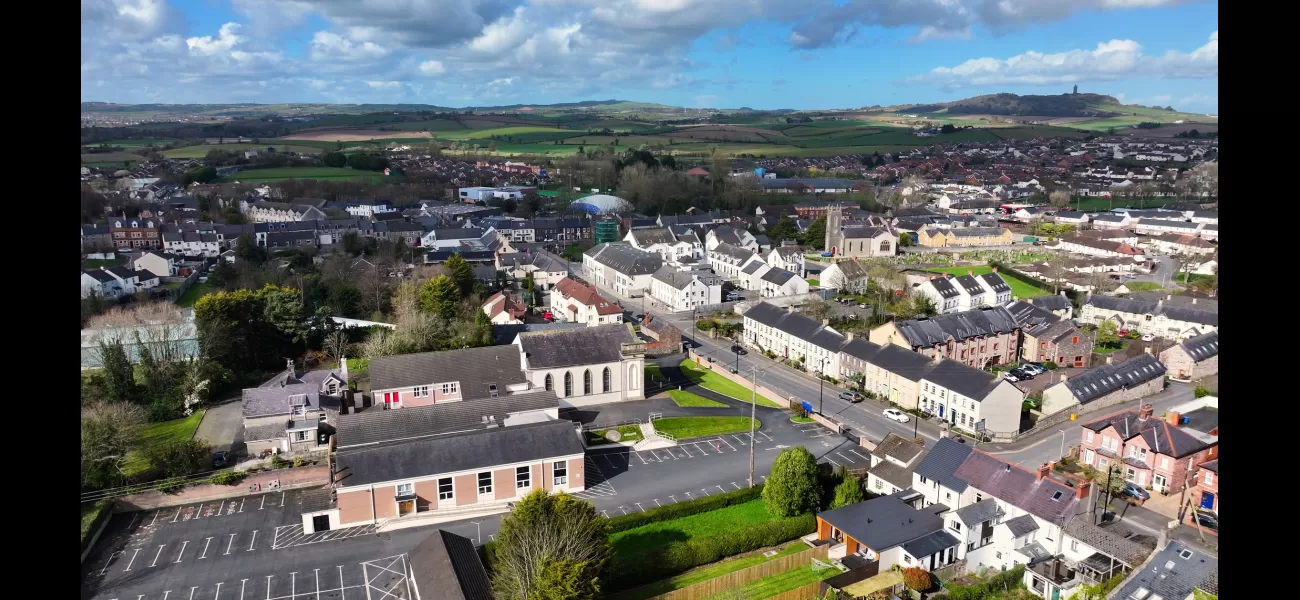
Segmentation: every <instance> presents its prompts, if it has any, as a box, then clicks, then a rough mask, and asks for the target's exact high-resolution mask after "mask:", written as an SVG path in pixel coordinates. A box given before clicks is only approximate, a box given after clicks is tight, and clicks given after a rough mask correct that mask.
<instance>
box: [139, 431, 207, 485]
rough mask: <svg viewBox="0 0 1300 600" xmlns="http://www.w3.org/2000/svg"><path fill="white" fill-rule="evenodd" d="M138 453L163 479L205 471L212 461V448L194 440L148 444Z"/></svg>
mask: <svg viewBox="0 0 1300 600" xmlns="http://www.w3.org/2000/svg"><path fill="white" fill-rule="evenodd" d="M140 452H141V454H142V455H143V456H144V459H145V460H147V461H149V464H150V465H152V466H153V468H154V469H155V470H157V471H158V475H159V476H161V477H163V478H171V477H184V476H186V475H193V474H195V473H198V472H200V471H203V470H206V469H208V468H209V467H210V465H211V463H209V462H208V461H209V460H211V459H212V448H211V447H210V446H208V444H207V443H206V442H203V441H201V440H196V439H194V438H190V439H188V440H172V441H170V442H166V443H161V444H150V445H148V446H145V447H144V448H143V449H141V451H140Z"/></svg>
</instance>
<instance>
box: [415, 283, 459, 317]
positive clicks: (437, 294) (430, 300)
mask: <svg viewBox="0 0 1300 600" xmlns="http://www.w3.org/2000/svg"><path fill="white" fill-rule="evenodd" d="M458 302H460V288H458V287H457V286H456V282H455V281H452V279H451V278H450V277H448V276H446V275H439V276H437V277H434V278H433V279H430V280H429V281H427V282H425V284H424V287H422V288H420V300H419V307H420V310H422V311H424V312H428V313H433V314H436V315H438V316H440V317H443V318H446V319H449V318H451V317H453V316H455V315H456V304H457V303H458Z"/></svg>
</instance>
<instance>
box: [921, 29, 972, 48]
mask: <svg viewBox="0 0 1300 600" xmlns="http://www.w3.org/2000/svg"><path fill="white" fill-rule="evenodd" d="M971 37H972V36H971V31H970V27H969V26H967V27H964V28H962V29H954V30H944V29H939V28H937V27H934V26H932V25H926V26H925V27H922V28H921V31H919V32H917V34H916V35H914V36H912V37H910V38H907V41H908V42H909V43H912V44H919V43H921V42H928V41H930V40H969V39H971Z"/></svg>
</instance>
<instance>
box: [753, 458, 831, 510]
mask: <svg viewBox="0 0 1300 600" xmlns="http://www.w3.org/2000/svg"><path fill="white" fill-rule="evenodd" d="M819 487H820V486H819V485H818V483H817V459H816V458H814V457H813V455H812V453H810V452H808V449H807V448H804V447H803V446H795V447H793V448H788V449H786V450H783V451H782V452H781V455H780V456H777V457H776V462H775V463H774V464H773V465H772V472H771V474H769V475H768V476H767V480H766V482H765V484H764V485H763V506H764V507H765V508H766V509H767V512H768V513H770V514H773V515H776V516H778V517H793V516H797V515H802V514H806V513H810V512H813V511H815V510H817V508H818V507H819V506H820V505H821V493H820V491H819Z"/></svg>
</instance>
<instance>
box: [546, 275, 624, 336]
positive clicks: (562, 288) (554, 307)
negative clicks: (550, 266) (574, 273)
mask: <svg viewBox="0 0 1300 600" xmlns="http://www.w3.org/2000/svg"><path fill="white" fill-rule="evenodd" d="M551 313H552V314H553V315H555V316H556V318H558V319H563V320H565V321H568V322H570V323H586V324H587V326H588V327H595V326H597V325H607V324H610V323H622V322H623V307H621V306H619V305H618V304H617V303H615V302H614V301H613V300H610V299H608V298H606V297H604V296H602V295H600V292H598V291H596V288H594V287H592V286H589V285H587V284H585V283H582V282H581V281H578V280H576V279H573V278H571V277H565V278H563V279H561V280H560V281H559V283H556V284H555V289H553V290H551Z"/></svg>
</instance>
